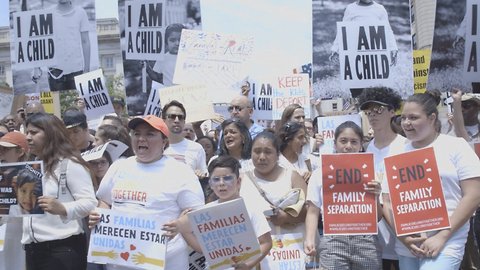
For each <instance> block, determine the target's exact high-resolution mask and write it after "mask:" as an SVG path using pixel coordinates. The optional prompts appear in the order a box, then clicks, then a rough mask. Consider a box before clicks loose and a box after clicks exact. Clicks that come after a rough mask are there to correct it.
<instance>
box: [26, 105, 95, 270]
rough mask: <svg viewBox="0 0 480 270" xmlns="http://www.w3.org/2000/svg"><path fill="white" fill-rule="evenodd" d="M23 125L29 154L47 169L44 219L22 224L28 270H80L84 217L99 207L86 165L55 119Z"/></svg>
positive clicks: (36, 116)
mask: <svg viewBox="0 0 480 270" xmlns="http://www.w3.org/2000/svg"><path fill="white" fill-rule="evenodd" d="M25 126H26V133H27V141H28V145H29V148H30V153H31V154H33V155H35V156H36V159H37V160H42V161H43V163H44V169H45V171H44V176H43V178H42V182H43V196H41V197H39V198H38V205H39V206H40V207H41V208H42V209H43V210H44V211H45V215H40V216H34V217H27V218H24V220H23V237H22V243H23V244H24V245H25V251H26V259H27V260H26V261H27V270H43V269H45V270H47V269H48V270H51V269H59V270H77V269H78V270H84V269H85V268H86V265H87V257H86V255H87V246H86V244H87V243H86V236H85V233H84V229H83V226H82V219H83V218H84V217H87V216H88V214H89V212H90V211H91V210H93V209H94V208H95V206H96V205H97V200H96V198H95V193H94V191H93V181H92V175H91V173H90V171H89V169H88V164H87V163H86V162H85V161H84V160H83V159H82V158H81V156H80V153H78V151H76V150H75V148H74V146H73V144H72V142H71V141H70V139H69V138H68V133H67V129H66V128H65V126H64V125H63V122H62V121H61V120H60V119H58V118H57V117H56V116H54V115H50V114H46V113H37V114H34V115H32V116H30V117H29V118H28V119H27V120H26V123H25Z"/></svg>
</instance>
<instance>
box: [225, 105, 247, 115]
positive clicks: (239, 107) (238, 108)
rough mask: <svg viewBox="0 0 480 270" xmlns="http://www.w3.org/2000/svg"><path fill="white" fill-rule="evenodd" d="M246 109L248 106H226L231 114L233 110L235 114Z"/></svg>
mask: <svg viewBox="0 0 480 270" xmlns="http://www.w3.org/2000/svg"><path fill="white" fill-rule="evenodd" d="M246 108H250V107H248V106H247V107H241V106H237V105H235V106H228V108H227V109H228V112H229V113H231V112H233V110H235V111H237V112H241V111H242V110H243V109H246Z"/></svg>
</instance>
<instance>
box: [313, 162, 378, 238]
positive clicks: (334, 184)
mask: <svg viewBox="0 0 480 270" xmlns="http://www.w3.org/2000/svg"><path fill="white" fill-rule="evenodd" d="M321 157H322V175H323V179H322V183H323V184H322V186H323V188H322V194H323V205H322V207H323V209H322V210H323V212H322V213H323V230H324V234H325V235H345V234H353V235H354V234H377V199H376V196H375V195H374V194H372V193H368V192H366V191H365V186H366V184H367V183H368V182H370V181H372V180H374V179H375V170H374V167H373V154H371V153H354V154H332V155H330V154H325V155H322V156H321Z"/></svg>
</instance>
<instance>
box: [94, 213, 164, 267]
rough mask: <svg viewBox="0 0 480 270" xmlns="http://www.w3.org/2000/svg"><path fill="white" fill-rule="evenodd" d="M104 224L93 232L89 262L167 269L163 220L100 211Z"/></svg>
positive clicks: (148, 216)
mask: <svg viewBox="0 0 480 270" xmlns="http://www.w3.org/2000/svg"><path fill="white" fill-rule="evenodd" d="M96 211H97V212H99V213H100V215H101V219H100V222H99V223H98V224H97V225H96V226H95V227H94V228H93V229H92V233H91V235H90V245H89V248H88V261H89V262H93V263H102V264H105V263H108V264H117V265H124V266H130V267H141V268H142V269H164V268H165V252H166V248H167V237H166V236H163V235H162V234H161V233H162V230H161V227H162V225H163V224H164V221H162V220H161V219H160V218H159V217H156V216H152V215H138V214H133V213H124V212H119V211H113V210H110V209H100V208H99V209H97V210H96Z"/></svg>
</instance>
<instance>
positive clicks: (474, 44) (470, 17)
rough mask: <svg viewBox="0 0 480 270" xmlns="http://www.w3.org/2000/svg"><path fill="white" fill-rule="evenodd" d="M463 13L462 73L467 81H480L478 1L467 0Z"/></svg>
mask: <svg viewBox="0 0 480 270" xmlns="http://www.w3.org/2000/svg"><path fill="white" fill-rule="evenodd" d="M466 8H467V11H466V13H465V18H464V22H462V24H465V25H464V27H466V32H465V57H464V60H463V75H464V78H465V81H467V82H480V79H479V78H480V60H479V59H478V56H479V54H480V29H479V27H480V23H479V17H480V3H479V2H478V0H467V7H466ZM461 27H462V26H461Z"/></svg>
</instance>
